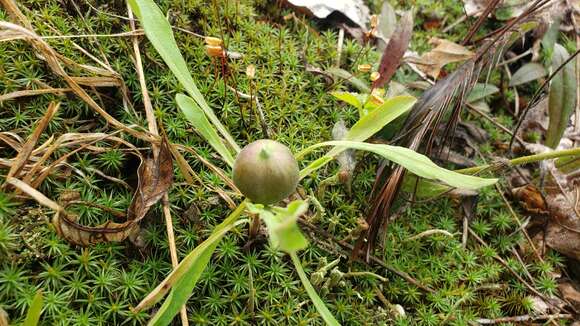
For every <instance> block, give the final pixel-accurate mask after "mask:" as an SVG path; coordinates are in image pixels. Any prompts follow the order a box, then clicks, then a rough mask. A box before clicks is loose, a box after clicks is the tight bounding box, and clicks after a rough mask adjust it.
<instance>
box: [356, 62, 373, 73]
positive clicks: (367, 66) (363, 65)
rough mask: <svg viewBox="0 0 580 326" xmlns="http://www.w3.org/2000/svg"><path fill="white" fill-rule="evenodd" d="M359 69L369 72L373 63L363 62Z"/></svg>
mask: <svg viewBox="0 0 580 326" xmlns="http://www.w3.org/2000/svg"><path fill="white" fill-rule="evenodd" d="M358 71H360V72H369V71H371V65H369V64H368V63H365V64H362V65H358Z"/></svg>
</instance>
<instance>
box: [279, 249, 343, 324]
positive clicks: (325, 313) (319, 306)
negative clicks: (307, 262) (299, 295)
mask: <svg viewBox="0 0 580 326" xmlns="http://www.w3.org/2000/svg"><path fill="white" fill-rule="evenodd" d="M290 257H291V258H292V262H293V263H294V267H295V268H296V271H297V272H298V276H299V277H300V281H302V285H303V286H304V288H305V289H306V293H308V296H309V297H310V300H312V302H313V303H314V306H315V307H316V310H317V311H318V313H319V314H320V316H321V317H322V319H324V321H325V322H326V325H330V326H339V325H340V324H339V323H338V321H336V318H334V316H333V315H332V313H331V312H330V310H328V308H327V307H326V304H325V303H324V301H322V299H320V297H319V296H318V293H316V290H315V289H314V287H313V286H312V284H311V283H310V281H309V280H308V276H306V273H305V272H304V268H302V264H301V263H300V258H298V256H297V255H296V253H295V252H293V253H291V254H290Z"/></svg>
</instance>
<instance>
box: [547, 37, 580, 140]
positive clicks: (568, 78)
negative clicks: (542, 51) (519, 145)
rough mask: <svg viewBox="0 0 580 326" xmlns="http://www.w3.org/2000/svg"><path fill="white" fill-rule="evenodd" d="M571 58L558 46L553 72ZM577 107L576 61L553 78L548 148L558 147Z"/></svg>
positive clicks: (549, 102)
mask: <svg viewBox="0 0 580 326" xmlns="http://www.w3.org/2000/svg"><path fill="white" fill-rule="evenodd" d="M569 57H570V55H569V54H568V52H567V51H566V49H565V48H564V47H563V46H561V45H560V44H556V45H555V46H554V54H553V56H552V71H555V70H556V69H557V68H558V67H560V66H561V65H562V64H563V63H564V62H565V61H566V59H568V58H569ZM575 107H576V72H575V69H574V60H571V61H570V62H568V63H567V64H566V66H565V67H564V68H563V69H562V70H560V72H558V74H557V75H556V76H554V78H552V81H551V83H550V95H549V98H548V113H549V116H550V121H549V124H548V131H547V132H546V146H548V147H551V148H556V147H558V144H560V139H562V136H563V135H564V131H565V130H566V127H568V122H569V121H570V116H571V115H572V113H573V112H574V108H575Z"/></svg>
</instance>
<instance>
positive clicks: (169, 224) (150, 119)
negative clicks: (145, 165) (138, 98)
mask: <svg viewBox="0 0 580 326" xmlns="http://www.w3.org/2000/svg"><path fill="white" fill-rule="evenodd" d="M127 11H128V14H129V18H131V20H130V21H129V24H130V26H131V30H132V31H135V30H136V28H135V20H133V11H132V10H131V7H130V6H129V3H128V2H127ZM133 51H134V52H135V67H136V68H137V75H138V77H139V85H140V86H141V92H142V94H143V105H144V106H145V115H146V116H147V125H148V127H149V131H150V132H151V133H152V134H153V135H155V136H158V135H159V129H158V127H157V121H156V120H155V113H154V112H153V105H151V99H150V98H149V92H148V91H147V83H146V81H145V74H144V73H143V63H142V61H141V52H140V51H139V41H138V39H137V38H136V37H134V38H133ZM151 147H152V148H155V147H156V144H155V143H151ZM153 153H154V155H155V153H156V151H155V149H154V150H153ZM162 203H163V217H164V218H165V226H166V230H167V243H168V245H169V255H170V256H171V265H172V266H173V268H176V267H177V265H178V264H179V259H178V258H177V248H176V246H175V234H174V232H173V220H172V219H171V210H170V209H169V195H168V194H167V192H166V193H165V194H163V198H162ZM180 316H181V325H183V326H189V320H188V319H187V308H186V305H185V304H184V305H183V306H182V307H181V310H180Z"/></svg>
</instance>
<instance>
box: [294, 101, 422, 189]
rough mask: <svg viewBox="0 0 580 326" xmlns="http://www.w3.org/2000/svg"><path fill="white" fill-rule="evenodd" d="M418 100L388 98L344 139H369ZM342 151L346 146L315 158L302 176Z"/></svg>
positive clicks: (299, 155)
mask: <svg viewBox="0 0 580 326" xmlns="http://www.w3.org/2000/svg"><path fill="white" fill-rule="evenodd" d="M416 101H417V99H416V98H414V97H412V96H396V97H393V98H390V99H388V100H386V101H385V103H383V104H382V105H381V106H380V107H378V108H376V109H375V110H373V111H371V112H369V113H368V114H367V115H365V116H364V117H362V118H361V119H360V120H359V121H357V122H356V123H355V124H354V125H353V126H352V128H350V130H349V131H348V133H347V134H346V135H345V137H344V140H350V141H364V140H367V139H368V138H369V137H371V136H372V135H374V134H375V133H377V132H378V131H380V130H381V129H382V128H383V127H384V126H386V125H387V124H389V123H390V122H391V121H393V120H395V119H396V118H398V117H399V116H401V115H402V114H404V113H405V112H407V111H409V110H410V109H411V108H412V107H413V105H414V104H415V102H416ZM342 151H344V148H340V147H337V148H333V149H332V150H330V151H329V152H328V153H327V154H326V155H325V156H323V157H321V158H319V159H317V160H315V161H314V162H312V163H310V164H309V165H308V166H307V167H306V168H304V169H302V171H300V178H303V177H305V176H307V175H309V174H310V173H312V172H314V171H316V170H318V169H319V168H321V167H323V166H324V165H325V164H326V163H328V162H330V161H332V159H333V158H334V157H335V156H336V155H338V154H340V152H342ZM305 154H306V152H305V151H303V152H301V153H299V154H298V155H296V157H297V158H298V159H299V158H301V157H302V156H304V155H305Z"/></svg>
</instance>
